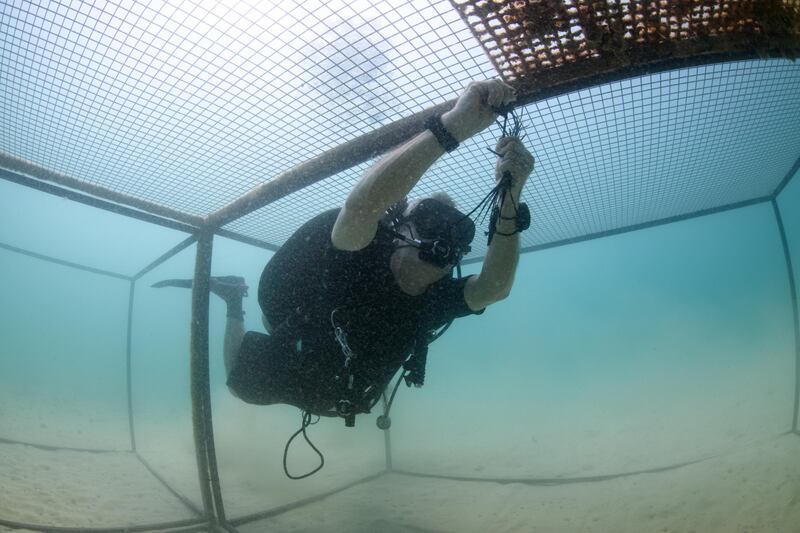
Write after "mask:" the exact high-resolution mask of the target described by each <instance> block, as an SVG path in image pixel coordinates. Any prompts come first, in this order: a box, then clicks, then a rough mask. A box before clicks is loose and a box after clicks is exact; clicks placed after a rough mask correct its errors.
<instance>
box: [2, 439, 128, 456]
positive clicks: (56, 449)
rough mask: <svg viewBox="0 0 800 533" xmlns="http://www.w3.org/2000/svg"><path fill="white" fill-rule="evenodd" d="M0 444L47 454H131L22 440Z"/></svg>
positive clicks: (10, 440)
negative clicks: (15, 445) (24, 447)
mask: <svg viewBox="0 0 800 533" xmlns="http://www.w3.org/2000/svg"><path fill="white" fill-rule="evenodd" d="M0 444H17V445H21V446H30V447H31V448H37V449H39V450H45V451H48V452H60V451H70V452H86V453H132V452H131V450H108V449H101V448H70V447H68V446H51V445H48V444H38V443H35V442H27V441H23V440H13V439H4V438H0Z"/></svg>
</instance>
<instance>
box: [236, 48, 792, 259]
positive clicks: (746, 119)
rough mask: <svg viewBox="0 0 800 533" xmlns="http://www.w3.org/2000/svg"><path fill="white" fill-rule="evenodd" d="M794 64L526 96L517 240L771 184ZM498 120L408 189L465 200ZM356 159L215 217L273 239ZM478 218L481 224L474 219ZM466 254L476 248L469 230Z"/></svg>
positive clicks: (788, 140)
mask: <svg viewBox="0 0 800 533" xmlns="http://www.w3.org/2000/svg"><path fill="white" fill-rule="evenodd" d="M799 87H800V65H795V64H793V63H791V62H789V61H787V60H765V61H744V62H733V63H724V64H717V65H711V66H705V67H694V68H689V69H681V70H674V71H670V72H664V73H659V74H653V75H648V76H643V77H640V78H635V79H630V80H624V81H621V82H615V83H611V84H606V85H602V86H598V87H594V88H591V89H585V90H582V91H577V92H573V93H569V94H565V95H562V96H559V97H555V98H551V99H548V100H544V101H542V102H538V103H535V104H530V105H528V106H526V107H525V108H524V109H523V110H522V112H521V115H522V117H523V122H524V124H525V126H526V128H525V129H526V133H527V137H526V139H525V144H526V145H527V146H528V147H529V148H530V150H531V151H532V152H533V153H534V155H535V156H536V159H537V161H536V168H535V170H534V173H533V175H532V176H531V178H530V180H529V182H528V185H527V186H526V189H525V191H524V193H523V200H524V201H527V202H528V204H529V205H530V207H531V211H532V213H533V224H532V227H531V229H530V230H529V231H527V232H525V233H523V239H522V244H523V246H525V247H539V246H544V245H549V244H553V243H558V242H562V241H566V240H569V239H574V238H577V237H581V236H585V235H591V234H596V233H602V232H607V231H612V230H616V229H620V228H627V227H631V226H635V225H638V224H644V223H647V222H652V221H657V220H662V219H666V218H669V217H674V216H680V215H686V214H690V213H695V212H698V211H703V210H706V209H714V208H719V207H723V206H728V205H731V204H736V203H738V202H743V201H747V200H751V199H754V198H763V197H767V196H769V195H770V194H772V193H773V191H774V190H775V188H776V187H777V186H778V185H779V183H780V182H781V180H782V179H783V178H784V177H785V175H786V173H787V171H788V170H789V169H790V168H792V165H793V164H794V162H795V160H796V159H797V155H798V153H800V128H798V127H797V117H798V116H800V98H798V97H797V95H798V88H799ZM499 135H500V129H499V127H493V128H491V129H489V130H487V131H486V132H484V133H483V134H481V135H479V136H477V137H475V138H473V139H472V140H470V141H468V142H466V143H464V144H462V146H461V147H459V149H458V150H457V151H456V152H453V153H452V154H448V155H445V156H444V157H443V158H442V159H441V160H439V162H438V163H437V164H436V165H435V166H434V167H433V168H432V169H431V170H430V171H429V172H428V173H427V174H426V175H425V176H424V177H423V179H422V180H421V181H420V182H419V183H418V185H417V187H416V189H415V190H414V191H413V192H412V195H417V196H421V195H425V194H428V193H430V192H433V191H438V190H444V191H448V192H450V194H451V195H452V196H453V197H454V199H455V200H456V203H457V204H458V206H459V208H461V209H462V210H469V209H471V208H472V206H474V205H476V204H477V203H478V202H479V201H480V199H481V198H483V196H484V195H485V194H486V193H487V192H488V190H489V189H490V188H491V186H492V185H493V180H494V161H495V158H494V156H493V155H492V154H491V153H490V152H489V151H488V150H487V148H494V144H495V143H496V141H497V138H498V136H499ZM366 166H367V165H366V164H364V165H360V166H359V167H355V168H353V169H350V170H348V171H346V172H343V173H340V174H337V175H336V176H334V177H332V178H331V179H328V180H324V181H322V182H320V183H317V184H315V185H314V186H312V187H309V188H307V189H305V190H303V191H300V192H298V193H295V194H293V195H290V196H288V197H286V198H283V199H282V200H279V201H278V202H276V203H274V204H271V205H269V206H267V207H265V208H263V209H261V210H259V211H256V212H255V213H253V214H251V215H248V216H247V217H244V218H242V219H240V220H239V221H236V222H233V223H231V224H229V225H228V226H227V229H231V230H234V231H236V232H241V233H244V234H247V235H252V236H254V237H257V238H259V239H263V240H265V241H268V242H271V243H282V242H283V241H284V240H285V239H286V238H287V237H288V236H289V235H291V233H292V232H293V231H294V230H295V229H296V228H297V227H299V225H300V224H302V222H304V221H305V220H306V219H307V218H308V217H310V216H312V215H313V214H315V213H317V212H319V211H321V210H322V209H326V208H331V207H336V206H338V205H341V203H342V202H343V201H344V198H345V197H346V195H347V193H348V191H349V190H350V188H351V187H352V186H353V184H354V183H355V181H356V180H357V179H358V178H359V176H360V174H361V173H362V172H363V170H364V168H366ZM482 227H483V228H484V229H485V227H486V224H484V225H483V226H482ZM473 248H474V249H473V253H472V254H471V256H470V257H479V256H481V255H483V253H484V252H485V239H483V238H482V237H481V234H480V233H479V238H476V243H475V245H474V246H473Z"/></svg>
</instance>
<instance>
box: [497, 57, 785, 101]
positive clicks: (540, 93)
mask: <svg viewBox="0 0 800 533" xmlns="http://www.w3.org/2000/svg"><path fill="white" fill-rule="evenodd" d="M765 58H772V59H785V58H786V56H785V54H784V53H783V51H782V50H758V51H755V50H750V51H748V50H738V51H728V52H710V53H702V54H696V55H693V56H689V57H670V58H667V59H656V60H653V61H649V62H643V63H641V64H638V65H630V66H626V67H619V66H616V67H611V70H605V71H603V70H601V68H602V67H601V66H599V65H598V64H590V63H583V64H573V65H567V66H563V67H559V68H557V69H550V70H548V71H543V72H539V73H537V74H536V76H530V77H529V78H530V79H528V78H526V79H525V80H521V81H520V82H517V83H513V84H512V85H514V86H515V88H517V90H518V92H519V93H520V97H519V98H518V99H517V101H516V102H515V104H514V105H515V107H519V106H524V105H528V104H530V103H533V102H539V101H541V100H546V99H548V98H553V97H555V96H561V95H563V94H567V93H572V92H577V91H581V90H583V89H588V88H590V87H597V86H599V85H605V84H608V83H614V82H616V81H622V80H626V79H630V78H635V77H638V76H648V75H651V74H658V73H661V72H669V71H671V70H680V69H686V68H693V67H702V66H705V65H713V64H719V63H731V62H736V61H749V60H758V59H765ZM598 61H601V60H598Z"/></svg>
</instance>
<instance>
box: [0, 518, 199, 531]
mask: <svg viewBox="0 0 800 533" xmlns="http://www.w3.org/2000/svg"><path fill="white" fill-rule="evenodd" d="M200 524H202V526H200ZM0 526H5V527H10V528H13V529H29V530H32V531H42V532H45V533H128V532H130V533H136V532H139V531H153V532H161V533H191V532H194V531H207V530H208V523H207V522H206V521H205V520H200V519H196V518H193V519H190V520H176V521H174V522H164V523H161V524H142V525H137V526H115V527H60V526H45V525H41V524H27V523H24V522H13V521H11V520H3V519H2V518H0ZM186 526H194V527H186Z"/></svg>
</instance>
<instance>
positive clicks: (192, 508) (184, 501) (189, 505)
mask: <svg viewBox="0 0 800 533" xmlns="http://www.w3.org/2000/svg"><path fill="white" fill-rule="evenodd" d="M134 453H135V454H136V458H137V459H139V462H140V463H142V465H143V466H144V467H145V468H146V469H147V471H148V472H150V473H151V474H152V475H153V477H154V478H156V479H157V480H158V481H159V483H161V484H162V485H163V486H164V488H165V489H167V490H168V491H169V492H170V493H171V494H172V495H173V496H175V497H176V498H178V499H179V500H180V501H181V503H182V504H183V505H184V506H185V507H186V508H187V509H189V510H190V511H191V512H193V513H194V514H196V515H197V516H200V517H202V516H203V511H202V510H201V509H200V508H199V507H197V506H196V505H195V504H194V502H192V500H190V499H189V498H187V497H186V496H184V495H183V494H181V493H179V492H178V491H177V490H175V489H173V488H172V487H170V486H169V483H167V482H166V481H165V480H164V478H163V477H161V476H160V475H159V474H158V472H156V471H155V470H154V469H153V467H152V466H150V463H148V462H147V461H145V459H144V457H142V456H141V455H140V454H139V453H138V452H134Z"/></svg>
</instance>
